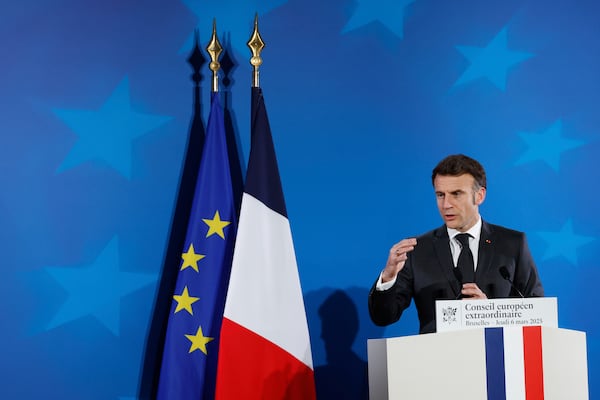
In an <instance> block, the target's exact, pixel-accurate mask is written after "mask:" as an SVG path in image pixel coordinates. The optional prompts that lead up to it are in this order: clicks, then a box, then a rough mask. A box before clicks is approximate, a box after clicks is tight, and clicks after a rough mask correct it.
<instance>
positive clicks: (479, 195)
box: [475, 187, 486, 205]
mask: <svg viewBox="0 0 600 400" xmlns="http://www.w3.org/2000/svg"><path fill="white" fill-rule="evenodd" d="M485 193H486V190H485V188H484V187H480V188H479V190H478V191H477V192H475V204H476V205H480V204H481V203H483V201H484V200H485Z"/></svg>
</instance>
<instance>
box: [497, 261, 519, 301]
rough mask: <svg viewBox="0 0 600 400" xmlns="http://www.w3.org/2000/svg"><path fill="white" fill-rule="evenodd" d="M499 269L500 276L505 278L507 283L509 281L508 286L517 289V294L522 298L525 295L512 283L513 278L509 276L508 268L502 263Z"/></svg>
mask: <svg viewBox="0 0 600 400" xmlns="http://www.w3.org/2000/svg"><path fill="white" fill-rule="evenodd" d="M499 271H500V275H502V278H504V279H505V280H507V281H508V283H510V286H511V287H512V288H513V289H515V290H516V291H517V293H518V294H519V296H521V298H523V299H524V298H525V296H523V293H521V291H520V290H519V289H517V287H516V286H515V284H514V283H513V280H512V279H511V278H510V272H508V268H506V266H505V265H503V266H501V267H500V270H499Z"/></svg>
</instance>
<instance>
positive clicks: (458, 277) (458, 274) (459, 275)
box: [452, 267, 463, 300]
mask: <svg viewBox="0 0 600 400" xmlns="http://www.w3.org/2000/svg"><path fill="white" fill-rule="evenodd" d="M452 271H453V272H454V277H455V278H456V280H457V281H458V294H457V295H456V297H455V298H454V300H458V299H461V298H462V293H461V291H462V280H463V276H462V272H460V269H458V268H456V267H454V268H453V269H452Z"/></svg>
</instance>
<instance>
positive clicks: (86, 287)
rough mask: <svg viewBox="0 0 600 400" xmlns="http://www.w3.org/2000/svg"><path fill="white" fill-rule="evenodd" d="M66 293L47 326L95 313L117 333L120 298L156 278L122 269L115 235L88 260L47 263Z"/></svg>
mask: <svg viewBox="0 0 600 400" xmlns="http://www.w3.org/2000/svg"><path fill="white" fill-rule="evenodd" d="M45 270H46V271H47V272H48V273H49V274H50V276H52V278H54V280H55V281H56V282H58V283H59V284H60V285H61V286H62V288H63V289H64V290H65V292H66V294H67V300H66V301H65V302H64V304H63V305H62V306H61V307H60V309H59V310H58V312H57V313H56V314H55V315H54V317H53V318H52V320H51V321H50V323H49V324H48V325H47V326H46V329H47V330H49V329H53V328H56V327H58V326H61V325H64V324H66V323H68V322H71V321H75V320H77V319H80V318H83V317H86V316H89V315H91V316H94V317H96V318H97V319H98V321H100V322H101V323H102V324H103V325H104V326H106V328H108V329H109V330H110V331H111V332H112V333H113V334H115V335H116V336H118V335H119V325H120V309H121V298H122V297H123V296H126V295H128V294H131V293H133V292H134V291H136V290H138V289H141V288H143V287H144V286H147V285H149V284H151V283H155V282H156V279H157V277H156V274H139V273H131V272H122V271H121V270H120V268H119V250H118V239H117V237H114V238H113V239H112V240H111V241H110V242H109V243H108V245H107V246H106V247H105V248H104V249H103V250H102V252H101V253H100V254H99V255H98V257H97V258H96V259H95V260H94V261H93V262H92V263H91V264H90V265H83V266H79V267H46V268H45Z"/></svg>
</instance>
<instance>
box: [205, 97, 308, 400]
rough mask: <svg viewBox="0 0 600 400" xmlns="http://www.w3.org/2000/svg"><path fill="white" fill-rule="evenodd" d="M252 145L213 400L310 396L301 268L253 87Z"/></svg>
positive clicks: (305, 399)
mask: <svg viewBox="0 0 600 400" xmlns="http://www.w3.org/2000/svg"><path fill="white" fill-rule="evenodd" d="M251 114H252V121H251V127H252V131H251V148H250V156H249V161H248V169H247V174H246V184H245V188H244V193H243V196H242V206H241V211H240V219H239V226H238V234H237V239H236V245H235V250H234V255H233V261H232V269H231V279H230V282H229V289H228V291H227V300H226V304H225V310H224V315H223V325H222V329H221V342H220V349H219V363H218V372H217V387H216V399H217V400H234V399H235V400H238V399H245V400H253V399H270V400H277V399H286V400H295V399H298V400H300V399H301V400H310V399H314V398H315V385H314V373H313V365H312V353H311V348H310V339H309V333H308V324H307V320H306V312H305V309H304V302H303V298H302V290H301V287H300V279H299V275H298V267H297V264H296V256H295V252H294V245H293V241H292V235H291V229H290V224H289V221H288V218H287V211H286V207H285V201H284V196H283V191H282V188H281V180H280V177H279V170H278V166H277V159H276V156H275V150H274V146H273V140H272V136H271V129H270V126H269V121H268V117H267V112H266V109H265V104H264V98H263V95H262V91H261V89H260V88H252V108H251Z"/></svg>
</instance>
